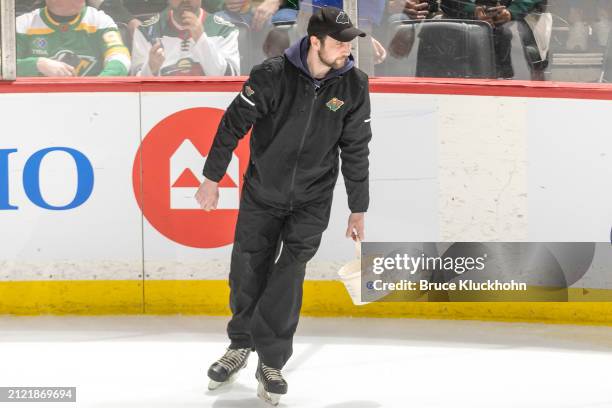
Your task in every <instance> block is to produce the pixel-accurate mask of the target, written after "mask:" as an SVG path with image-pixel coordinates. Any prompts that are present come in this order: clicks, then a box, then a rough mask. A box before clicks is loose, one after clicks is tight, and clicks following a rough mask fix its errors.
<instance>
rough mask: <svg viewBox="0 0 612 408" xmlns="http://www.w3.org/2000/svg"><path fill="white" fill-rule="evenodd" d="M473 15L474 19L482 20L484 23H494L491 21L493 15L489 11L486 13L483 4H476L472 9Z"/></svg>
mask: <svg viewBox="0 0 612 408" xmlns="http://www.w3.org/2000/svg"><path fill="white" fill-rule="evenodd" d="M474 17H475V18H476V20H480V21H484V22H485V23H489V24H491V25H492V26H493V25H495V23H494V22H493V17H492V15H491V14H490V13H487V10H486V8H485V7H484V6H476V8H475V9H474Z"/></svg>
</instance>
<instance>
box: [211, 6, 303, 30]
mask: <svg viewBox="0 0 612 408" xmlns="http://www.w3.org/2000/svg"><path fill="white" fill-rule="evenodd" d="M297 9H298V6H297V0H263V2H262V3H261V4H259V5H258V6H253V5H252V4H251V0H225V1H224V5H223V11H221V12H220V13H219V15H220V16H221V17H223V18H224V19H226V20H229V21H231V22H233V23H235V24H238V23H244V24H247V25H249V26H250V27H251V29H252V30H254V31H261V29H262V28H264V26H265V25H267V24H271V23H277V22H292V21H296V19H297Z"/></svg>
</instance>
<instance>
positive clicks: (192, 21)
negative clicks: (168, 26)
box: [182, 11, 204, 42]
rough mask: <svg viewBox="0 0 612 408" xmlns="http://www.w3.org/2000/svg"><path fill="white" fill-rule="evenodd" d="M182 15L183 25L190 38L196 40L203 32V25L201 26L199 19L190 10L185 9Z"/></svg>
mask: <svg viewBox="0 0 612 408" xmlns="http://www.w3.org/2000/svg"><path fill="white" fill-rule="evenodd" d="M182 17H183V25H184V26H185V27H187V29H188V30H189V32H190V33H191V38H193V40H194V41H195V42H197V41H198V40H199V39H200V37H201V36H202V34H203V33H204V27H202V23H201V22H200V19H199V18H198V16H196V15H195V14H194V13H192V12H191V11H185V12H184V13H183V16H182Z"/></svg>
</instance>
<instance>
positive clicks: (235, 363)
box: [208, 348, 251, 390]
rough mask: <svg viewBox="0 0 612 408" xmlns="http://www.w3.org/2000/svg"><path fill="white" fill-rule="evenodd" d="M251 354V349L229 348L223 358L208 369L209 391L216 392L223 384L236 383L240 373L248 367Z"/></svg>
mask: <svg viewBox="0 0 612 408" xmlns="http://www.w3.org/2000/svg"><path fill="white" fill-rule="evenodd" d="M249 354H251V349H250V348H241V349H230V348H228V349H227V351H226V352H225V354H224V355H223V357H221V358H220V359H219V360H217V361H215V362H214V363H213V364H212V365H211V366H210V368H209V369H208V378H210V382H209V383H208V389H209V390H214V389H217V388H218V387H220V386H221V385H223V384H229V383H232V382H234V380H235V379H236V376H237V374H238V371H240V370H241V369H243V368H244V367H246V365H247V361H248V359H249Z"/></svg>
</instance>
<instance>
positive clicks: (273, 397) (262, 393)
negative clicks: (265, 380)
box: [257, 383, 283, 406]
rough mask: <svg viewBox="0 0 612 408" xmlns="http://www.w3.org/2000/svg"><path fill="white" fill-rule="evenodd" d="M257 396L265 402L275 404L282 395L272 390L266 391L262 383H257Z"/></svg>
mask: <svg viewBox="0 0 612 408" xmlns="http://www.w3.org/2000/svg"><path fill="white" fill-rule="evenodd" d="M257 396H258V397H259V398H261V399H262V400H264V401H265V402H267V403H268V404H271V405H274V406H277V405H278V403H279V402H280V398H281V397H282V396H283V395H282V394H274V393H272V392H268V391H266V389H265V388H264V386H263V384H262V383H259V385H258V386H257Z"/></svg>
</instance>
